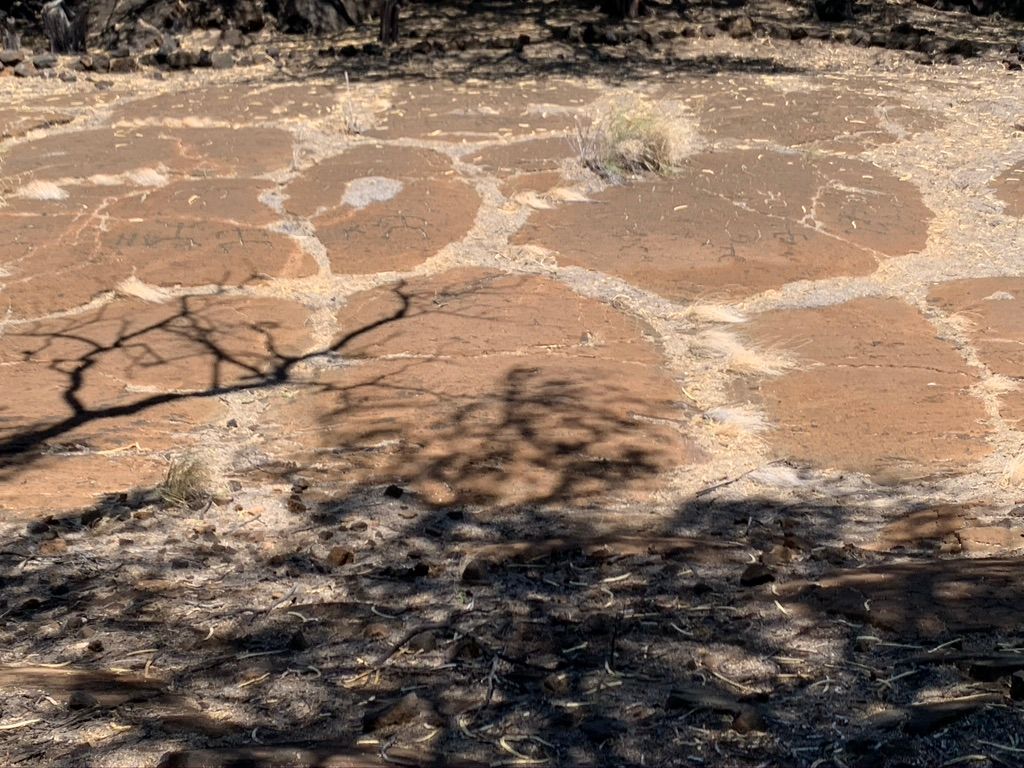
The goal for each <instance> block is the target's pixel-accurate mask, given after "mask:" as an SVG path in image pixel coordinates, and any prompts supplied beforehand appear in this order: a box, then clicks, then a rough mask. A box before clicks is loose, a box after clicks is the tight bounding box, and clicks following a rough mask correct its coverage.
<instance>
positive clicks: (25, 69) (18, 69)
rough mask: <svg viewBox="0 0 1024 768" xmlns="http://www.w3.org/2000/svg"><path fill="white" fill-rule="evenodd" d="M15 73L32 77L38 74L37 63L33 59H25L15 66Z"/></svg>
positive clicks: (19, 75)
mask: <svg viewBox="0 0 1024 768" xmlns="http://www.w3.org/2000/svg"><path fill="white" fill-rule="evenodd" d="M14 74H15V75H17V76H18V77H32V75H34V74H36V68H35V65H34V64H33V63H32V62H31V61H23V62H21V64H18V65H16V66H15V67H14Z"/></svg>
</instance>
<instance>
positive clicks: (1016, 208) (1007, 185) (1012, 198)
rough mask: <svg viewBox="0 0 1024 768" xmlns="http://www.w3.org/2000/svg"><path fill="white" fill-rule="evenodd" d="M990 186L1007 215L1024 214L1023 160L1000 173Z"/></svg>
mask: <svg viewBox="0 0 1024 768" xmlns="http://www.w3.org/2000/svg"><path fill="white" fill-rule="evenodd" d="M992 186H993V187H994V188H995V191H996V197H998V198H999V199H1000V200H1002V201H1003V203H1005V204H1006V208H1005V211H1006V213H1007V215H1009V216H1024V162H1022V163H1017V164H1016V165H1014V166H1012V167H1010V168H1009V169H1008V170H1006V171H1004V172H1003V173H1001V174H1000V175H999V176H998V177H997V178H996V180H995V181H994V182H993V184H992Z"/></svg>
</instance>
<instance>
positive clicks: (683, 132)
mask: <svg viewBox="0 0 1024 768" xmlns="http://www.w3.org/2000/svg"><path fill="white" fill-rule="evenodd" d="M656 106H657V107H658V108H656ZM569 141H570V144H571V145H572V147H573V150H574V151H575V153H576V155H577V156H578V157H579V160H580V163H581V164H582V165H583V166H584V167H585V168H587V169H589V170H590V171H593V172H594V173H596V174H597V175H598V176H600V177H602V178H604V179H610V180H617V179H619V178H621V177H623V176H637V175H643V174H658V175H663V176H667V175H671V174H672V173H673V172H674V171H675V169H676V167H677V165H678V163H679V160H680V159H681V158H682V156H683V155H684V154H686V153H687V152H688V151H689V150H690V149H691V148H692V146H693V143H694V131H693V129H692V127H691V125H690V123H689V121H688V120H685V119H683V118H681V117H680V116H678V115H673V114H672V110H666V109H661V108H660V105H654V104H651V103H649V102H647V101H644V100H641V99H628V100H625V101H619V102H618V103H615V104H612V105H610V107H609V108H608V109H607V111H606V112H605V113H604V114H603V115H600V116H598V117H597V118H596V119H595V120H594V121H593V122H591V123H587V124H581V123H579V122H577V123H576V131H575V134H574V135H573V136H572V137H570V140H569Z"/></svg>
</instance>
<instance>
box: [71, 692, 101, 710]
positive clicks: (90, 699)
mask: <svg viewBox="0 0 1024 768" xmlns="http://www.w3.org/2000/svg"><path fill="white" fill-rule="evenodd" d="M98 703H99V702H98V701H97V699H96V697H95V696H93V695H92V694H91V693H88V692H87V691H72V693H71V696H69V697H68V709H90V708H91V707H95V706H96V705H97V704H98Z"/></svg>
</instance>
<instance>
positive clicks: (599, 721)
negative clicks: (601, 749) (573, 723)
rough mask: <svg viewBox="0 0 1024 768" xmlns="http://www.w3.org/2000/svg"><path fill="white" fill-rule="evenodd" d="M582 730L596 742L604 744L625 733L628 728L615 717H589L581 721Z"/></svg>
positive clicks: (588, 737)
mask: <svg viewBox="0 0 1024 768" xmlns="http://www.w3.org/2000/svg"><path fill="white" fill-rule="evenodd" d="M579 728H580V731H581V732H582V733H583V735H584V736H586V737H587V739H589V740H590V741H592V742H593V743H594V744H603V743H604V742H606V741H611V740H612V739H614V738H617V737H618V736H621V735H622V734H624V733H625V732H626V731H627V730H628V728H627V727H626V724H625V723H623V722H622V721H621V720H616V719H615V718H613V717H588V718H587V719H586V720H584V721H583V722H582V723H580V726H579Z"/></svg>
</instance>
